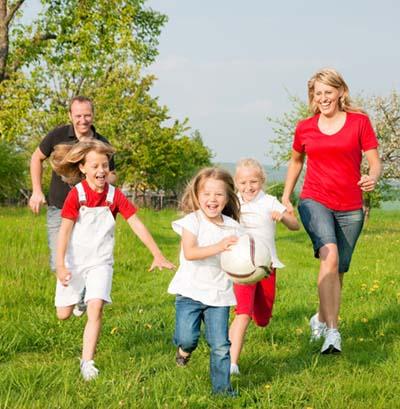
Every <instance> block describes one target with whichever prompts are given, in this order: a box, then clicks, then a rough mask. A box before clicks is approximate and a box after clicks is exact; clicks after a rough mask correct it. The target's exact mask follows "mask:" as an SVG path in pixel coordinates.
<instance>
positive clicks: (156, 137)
mask: <svg viewBox="0 0 400 409" xmlns="http://www.w3.org/2000/svg"><path fill="white" fill-rule="evenodd" d="M42 5H43V12H42V13H41V14H40V15H39V17H38V19H37V20H36V21H35V22H34V23H33V24H32V25H30V26H24V25H21V24H17V23H16V22H14V24H13V26H12V29H11V30H10V38H11V42H10V55H9V60H8V61H9V64H8V72H9V79H8V80H7V81H3V82H2V83H0V136H1V138H2V139H3V140H7V141H13V143H17V144H18V145H19V146H20V147H21V148H22V149H25V150H27V151H33V150H34V149H35V148H36V146H37V145H38V143H39V141H40V140H41V139H42V138H43V137H44V135H46V133H47V132H49V130H51V129H52V128H54V127H55V126H59V125H61V124H64V123H66V122H68V121H69V120H68V116H67V112H66V111H67V109H66V108H67V105H68V101H69V99H70V98H71V97H72V96H74V95H77V94H83V95H87V96H89V97H91V98H92V99H93V101H94V104H95V108H96V121H95V123H96V128H97V130H98V131H99V132H100V133H101V134H103V135H104V136H106V137H107V138H109V139H110V142H112V144H113V145H114V146H115V147H116V148H117V151H118V154H117V157H116V161H117V165H118V168H117V171H118V175H119V179H118V180H119V183H121V184H122V183H124V182H125V183H127V184H130V185H131V186H133V187H134V188H135V189H147V188H150V189H164V190H173V191H175V192H176V191H179V190H180V189H181V186H182V184H183V183H185V181H186V180H187V179H188V178H189V177H190V176H191V175H192V173H193V172H194V171H195V170H196V169H197V168H198V167H201V166H204V165H207V164H209V162H210V158H211V152H210V151H209V149H208V148H206V147H205V146H204V145H203V143H202V141H201V137H200V138H198V139H196V138H191V137H189V136H188V135H187V132H188V130H189V127H188V125H187V121H186V120H185V121H183V122H182V123H181V122H179V121H172V120H171V119H170V118H169V115H168V109H167V107H165V106H160V105H159V104H158V101H157V99H156V98H153V97H151V96H150V94H149V90H150V88H151V86H152V84H153V81H154V79H155V78H154V77H153V76H151V75H147V76H144V75H143V74H142V67H146V66H148V65H149V64H151V63H152V62H154V60H155V57H156V56H157V45H158V37H159V35H160V32H161V28H162V26H163V25H164V24H165V22H166V21H167V17H166V16H165V15H163V14H160V13H158V12H156V11H154V10H152V9H150V8H146V7H145V1H144V0H127V1H126V0H112V1H110V0H87V1H84V2H81V1H77V0H57V1H53V0H43V1H42ZM10 73H12V74H10Z"/></svg>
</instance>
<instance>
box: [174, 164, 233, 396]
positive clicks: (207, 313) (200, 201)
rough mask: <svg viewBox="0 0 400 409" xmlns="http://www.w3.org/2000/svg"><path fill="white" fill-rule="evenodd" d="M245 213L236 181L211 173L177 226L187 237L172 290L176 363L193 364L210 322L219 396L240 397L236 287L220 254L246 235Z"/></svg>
mask: <svg viewBox="0 0 400 409" xmlns="http://www.w3.org/2000/svg"><path fill="white" fill-rule="evenodd" d="M239 207H240V205H239V200H238V197H237V196H236V194H235V191H234V182H233V179H232V176H231V175H230V174H229V173H228V172H226V171H224V170H222V169H218V168H206V169H203V170H201V171H200V172H199V173H198V174H197V175H196V176H195V177H194V178H193V180H192V181H191V183H190V184H189V185H188V187H187V189H186V191H185V193H184V196H183V198H182V208H183V211H184V212H185V213H186V216H185V217H183V218H182V219H179V220H177V221H175V222H173V223H172V228H173V229H174V231H175V232H176V233H178V234H179V235H180V236H181V237H182V242H181V251H180V265H179V268H178V271H177V272H176V274H175V276H174V278H173V280H172V282H171V284H170V285H169V288H168V292H169V293H171V294H176V302H175V307H176V324H175V334H174V343H175V345H176V347H177V351H176V363H177V365H178V366H185V365H186V364H187V363H188V361H189V358H190V355H191V353H192V352H193V351H194V350H195V349H196V347H197V344H198V341H199V336H200V324H201V321H204V324H205V336H206V339H207V343H208V345H209V346H210V349H211V351H210V374H211V383H212V390H213V393H216V394H227V395H234V394H235V392H234V391H233V389H232V386H231V383H230V355H229V347H230V342H229V337H228V324H229V307H230V306H231V305H235V304H236V300H235V295H234V293H233V288H232V282H231V280H230V279H229V278H228V276H227V275H226V274H225V273H224V272H223V271H222V270H221V264H220V253H221V252H223V251H224V250H227V249H229V247H230V246H231V245H232V244H234V243H235V242H236V241H237V234H240V230H241V228H240V225H239V223H238V222H237V220H239Z"/></svg>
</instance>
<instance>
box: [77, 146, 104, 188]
mask: <svg viewBox="0 0 400 409" xmlns="http://www.w3.org/2000/svg"><path fill="white" fill-rule="evenodd" d="M79 170H80V171H81V172H82V173H83V174H84V175H85V177H86V181H87V182H88V185H89V186H90V188H91V189H93V190H94V191H96V192H102V191H103V190H104V186H105V184H106V179H107V175H108V174H109V173H110V168H109V162H108V157H107V155H105V154H104V153H98V152H96V151H90V152H89V153H87V155H86V157H85V163H81V164H80V165H79Z"/></svg>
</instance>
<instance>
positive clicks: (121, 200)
mask: <svg viewBox="0 0 400 409" xmlns="http://www.w3.org/2000/svg"><path fill="white" fill-rule="evenodd" d="M115 203H116V205H117V209H116V210H117V211H118V212H119V213H120V214H121V216H122V217H123V218H124V219H125V220H128V219H129V218H130V217H132V216H133V215H134V214H135V213H136V212H137V210H138V209H137V208H136V207H135V206H134V205H133V204H132V203H131V202H130V201H129V200H128V198H127V197H126V196H125V195H124V194H123V193H122V192H121V190H120V189H118V188H117V189H115Z"/></svg>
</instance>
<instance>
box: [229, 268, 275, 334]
mask: <svg viewBox="0 0 400 409" xmlns="http://www.w3.org/2000/svg"><path fill="white" fill-rule="evenodd" d="M275 288H276V274H275V269H274V270H273V271H272V273H271V275H270V276H269V277H266V278H263V279H262V280H261V281H259V282H258V283H255V284H236V283H234V284H233V290H234V291H235V296H236V301H237V305H236V308H235V313H236V314H237V315H238V314H246V315H248V316H250V317H251V318H252V319H253V321H254V323H255V324H256V325H258V326H259V327H266V326H267V325H268V323H269V320H270V319H271V317H272V308H273V306H274V302H275Z"/></svg>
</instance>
